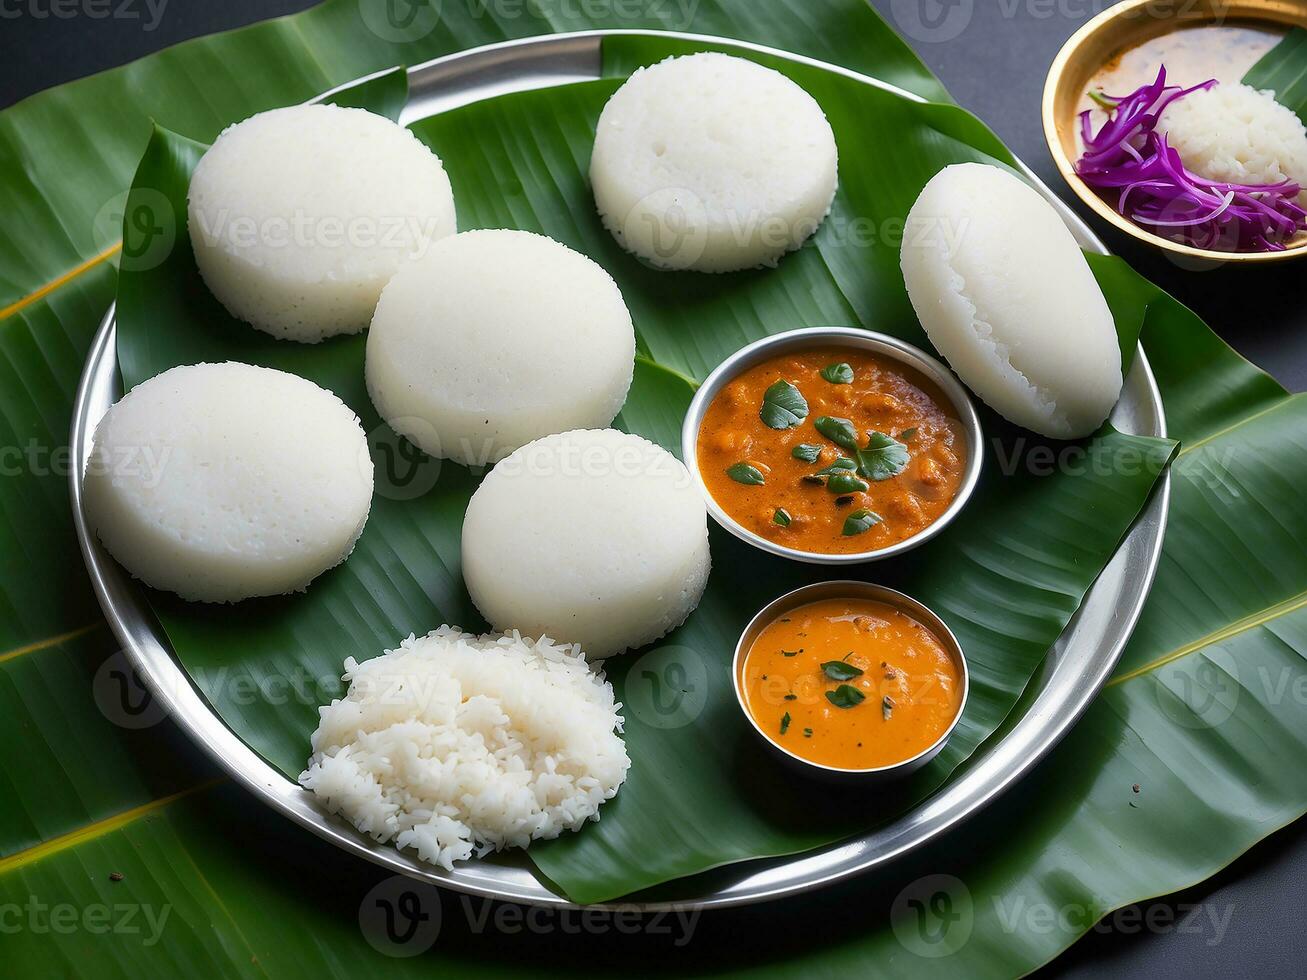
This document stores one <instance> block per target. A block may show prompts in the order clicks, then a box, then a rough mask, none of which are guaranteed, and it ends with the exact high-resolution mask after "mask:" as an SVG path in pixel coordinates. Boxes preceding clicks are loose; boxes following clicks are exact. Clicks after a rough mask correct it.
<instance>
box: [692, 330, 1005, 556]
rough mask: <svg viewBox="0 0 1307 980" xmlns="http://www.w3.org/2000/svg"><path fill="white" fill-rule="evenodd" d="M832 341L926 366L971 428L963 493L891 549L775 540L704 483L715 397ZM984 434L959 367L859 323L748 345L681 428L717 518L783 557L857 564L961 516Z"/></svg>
mask: <svg viewBox="0 0 1307 980" xmlns="http://www.w3.org/2000/svg"><path fill="white" fill-rule="evenodd" d="M827 345H828V346H832V347H852V348H857V349H860V350H866V351H871V352H872V353H873V354H879V355H880V356H882V357H885V358H888V359H890V360H894V361H898V362H899V363H901V364H905V365H907V366H908V367H910V368H913V369H915V370H917V371H920V372H921V373H922V374H923V375H925V376H926V377H927V378H929V379H930V380H931V381H933V382H934V383H935V384H936V385H937V386H938V387H939V389H940V390H941V391H942V392H943V393H944V396H945V397H946V398H947V399H948V401H949V404H950V406H951V407H952V409H953V412H954V414H955V415H957V417H958V419H959V420H960V421H961V423H962V426H963V428H964V430H965V431H966V439H967V465H966V469H965V471H964V472H963V474H962V482H961V484H959V486H958V493H957V496H956V497H954V498H953V503H951V504H950V505H949V507H948V510H946V511H944V513H943V514H941V515H940V516H939V519H938V520H936V521H935V522H934V523H933V524H931V525H929V526H928V527H926V528H923V529H922V530H921V531H919V532H918V533H917V534H914V535H913V536H912V537H910V538H905V539H904V540H902V541H900V542H898V543H897V544H892V545H890V546H889V547H887V548H877V549H874V550H872V551H860V552H854V553H851V554H845V555H826V554H822V553H820V552H816V551H802V550H800V549H798V548H787V547H786V546H785V545H783V544H777V543H776V542H775V541H769V540H768V539H767V538H764V537H762V536H761V535H759V534H755V533H754V532H752V531H750V530H749V529H748V528H746V527H744V526H742V525H741V524H739V523H738V522H737V521H736V520H735V519H734V518H733V517H731V516H730V515H729V514H727V513H726V511H724V510H723V509H722V508H721V506H720V505H719V504H718V503H717V501H716V500H715V499H713V495H712V493H710V492H709V490H708V487H707V486H706V485H705V484H704V482H703V475H702V474H701V473H700V472H699V459H698V442H699V427H700V426H701V425H702V424H703V417H704V415H705V414H706V413H707V411H708V406H709V405H710V404H712V400H713V399H714V398H715V397H716V396H717V393H718V392H719V391H721V390H722V388H723V387H725V386H726V385H727V384H728V383H729V382H730V381H731V380H732V379H733V378H735V376H736V375H738V374H739V373H741V372H742V371H745V370H747V369H748V368H751V367H753V366H754V365H755V364H758V363H760V362H762V361H765V360H768V359H770V358H772V357H775V356H776V355H777V354H784V353H786V352H788V351H801V350H809V349H811V348H813V347H821V346H827ZM982 439H983V433H982V432H981V428H980V416H978V415H977V414H976V409H975V406H974V405H972V404H971V398H970V397H969V396H968V395H967V390H966V389H965V388H964V387H962V383H961V382H960V381H958V380H957V378H955V377H954V376H953V372H951V371H950V370H949V369H948V368H947V367H945V366H944V365H943V364H942V363H940V362H939V361H937V360H936V359H935V358H933V357H931V356H930V355H929V354H927V353H926V352H925V351H923V350H919V349H918V348H916V347H913V346H912V345H911V344H905V343H904V342H903V341H901V340H898V339H896V338H894V337H890V336H888V335H886V334H883V333H873V332H872V331H870V330H862V329H859V328H857V327H803V328H801V329H799V330H790V331H787V332H785V333H778V334H774V335H773V336H771V337H765V338H763V339H762V340H759V341H755V342H754V343H752V344H749V345H748V346H747V347H741V348H740V349H739V350H737V351H736V352H735V353H734V354H732V355H731V356H730V357H728V358H726V360H724V361H723V362H722V363H721V364H719V365H718V366H717V370H715V371H713V373H712V374H710V375H708V378H707V380H705V381H704V383H703V384H702V385H700V386H699V390H698V391H697V392H695V395H694V400H693V401H691V402H690V409H689V411H688V412H686V414H685V423H684V424H683V425H682V427H681V458H682V459H683V460H684V461H685V465H686V467H687V468H688V469H689V471H690V474H691V476H692V477H693V479H694V482H695V485H696V486H697V487H698V488H699V492H700V493H701V494H703V498H704V501H705V502H706V503H707V505H708V513H710V514H712V516H713V519H714V520H715V521H716V522H717V523H718V524H720V525H721V526H722V527H724V528H726V530H728V531H730V532H731V533H732V534H734V535H735V536H736V537H737V538H739V539H740V540H741V541H747V542H748V543H749V544H751V545H753V546H754V547H755V548H761V549H762V550H763V551H768V552H771V553H772V554H773V555H780V556H781V557H782V558H792V559H794V560H795V561H803V562H808V563H809V564H813V565H857V564H860V563H862V562H869V561H878V560H880V559H881V558H889V557H890V556H892V555H897V554H901V553H902V552H904V551H909V550H911V549H912V548H915V547H917V546H918V545H921V544H925V543H926V542H927V541H929V540H930V539H931V538H933V537H934V536H935V535H937V534H938V533H939V532H940V531H942V530H944V528H945V527H946V526H947V525H948V523H949V521H951V520H953V518H955V517H957V516H958V514H959V513H960V512H961V510H962V508H963V507H965V506H966V504H967V501H968V500H969V499H970V498H971V494H972V492H973V491H974V490H975V489H976V481H977V480H979V479H980V468H981V464H982V462H983V460H984V452H983V451H982V448H981V441H982Z"/></svg>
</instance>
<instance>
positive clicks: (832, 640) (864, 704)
mask: <svg viewBox="0 0 1307 980" xmlns="http://www.w3.org/2000/svg"><path fill="white" fill-rule="evenodd" d="M739 669H740V680H741V687H742V689H743V691H744V703H745V708H746V710H747V711H748V712H749V714H750V715H751V716H752V717H753V719H754V721H755V722H756V723H757V724H758V727H759V728H761V729H762V731H763V733H764V734H766V736H767V737H768V738H770V739H771V740H772V741H773V742H775V743H776V744H777V745H779V746H781V747H782V748H784V749H787V750H788V751H790V752H791V753H793V754H794V755H797V756H800V757H801V758H803V759H807V760H808V761H810V762H815V763H818V764H819V765H823V766H831V767H834V768H837V769H877V768H880V767H882V766H892V765H895V764H896V763H899V762H905V761H907V760H908V759H911V758H913V757H914V756H916V755H919V754H920V753H922V752H924V751H925V750H926V749H928V748H930V747H931V746H932V745H934V744H935V742H937V741H938V740H939V738H940V736H941V735H943V734H944V733H945V732H946V731H948V729H949V726H951V725H952V724H953V719H954V718H955V717H956V716H957V713H958V709H959V706H960V704H961V698H962V679H961V672H960V670H959V668H958V664H957V663H955V662H954V660H953V657H952V656H951V655H950V654H949V652H948V650H947V649H946V648H945V646H944V644H943V643H942V642H941V641H940V639H939V637H937V636H936V635H935V634H934V632H932V631H931V630H929V629H927V628H926V627H925V626H923V625H922V624H921V623H919V622H917V621H916V620H915V619H913V618H912V617H911V616H909V615H907V614H906V613H904V612H902V611H900V610H898V609H896V608H894V607H893V606H891V605H888V604H887V603H883V602H876V601H874V600H871V599H824V600H822V601H820V602H813V603H809V604H807V605H804V606H799V607H798V608H795V609H791V610H789V611H788V612H785V613H782V614H781V615H780V616H778V617H777V618H776V619H775V620H773V621H772V622H771V623H769V624H767V626H765V627H764V628H763V630H762V632H761V633H759V634H758V638H757V639H756V640H754V641H753V645H752V646H750V647H749V650H748V652H747V653H746V654H745V656H744V658H743V662H742V664H741V666H740V668H739Z"/></svg>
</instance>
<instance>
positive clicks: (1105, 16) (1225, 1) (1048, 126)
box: [1041, 0, 1307, 264]
mask: <svg viewBox="0 0 1307 980" xmlns="http://www.w3.org/2000/svg"><path fill="white" fill-rule="evenodd" d="M1156 6H1157V0H1124V2H1123V3H1119V4H1116V5H1114V6H1112V7H1109V8H1108V9H1107V10H1104V11H1103V12H1102V13H1099V14H1097V15H1096V16H1094V17H1093V18H1091V19H1090V20H1088V21H1086V22H1085V23H1084V24H1083V25H1081V27H1080V28H1079V30H1077V31H1076V32H1075V33H1074V34H1072V35H1071V36H1070V37H1069V38H1067V40H1066V43H1064V44H1063V45H1062V48H1061V50H1059V51H1058V53H1057V56H1056V57H1054V59H1053V63H1052V64H1051V65H1050V66H1049V69H1048V76H1047V78H1046V79H1045V80H1044V92H1043V99H1042V104H1041V116H1042V119H1043V128H1044V141H1045V142H1046V143H1047V144H1048V151H1049V153H1050V154H1051V155H1052V157H1053V162H1054V164H1056V166H1057V170H1058V173H1059V174H1060V175H1061V177H1062V179H1063V180H1064V181H1066V183H1067V185H1068V186H1069V187H1070V188H1071V190H1072V191H1073V192H1074V193H1075V195H1076V197H1078V198H1079V199H1080V200H1081V201H1082V202H1083V203H1084V204H1085V205H1087V206H1088V207H1089V209H1090V210H1092V211H1093V212H1094V213H1095V214H1096V215H1098V217H1100V218H1102V219H1103V220H1104V221H1106V222H1107V223H1108V224H1110V225H1112V227H1114V228H1116V229H1117V230H1118V231H1122V232H1124V233H1125V234H1127V235H1129V236H1130V237H1132V238H1134V239H1136V240H1138V241H1140V242H1143V243H1144V244H1146V245H1151V246H1153V247H1154V248H1156V249H1158V250H1160V251H1163V252H1168V253H1170V254H1172V255H1177V256H1183V257H1185V258H1188V259H1198V260H1201V261H1203V262H1208V263H1212V264H1225V263H1227V262H1237V263H1243V264H1249V263H1259V264H1267V263H1273V262H1287V261H1292V260H1293V259H1297V258H1300V257H1302V256H1305V255H1307V240H1305V241H1303V242H1301V243H1300V244H1298V245H1295V246H1292V247H1290V248H1286V249H1284V250H1283V251H1279V252H1222V251H1218V250H1216V249H1205V248H1194V247H1193V246H1191V245H1184V244H1181V243H1180V242H1173V241H1171V240H1170V239H1168V238H1163V237H1162V236H1161V235H1156V234H1154V233H1153V232H1151V231H1148V230H1147V229H1145V228H1142V227H1140V226H1139V225H1137V224H1135V223H1134V222H1133V221H1131V220H1130V219H1129V218H1127V217H1126V216H1125V215H1123V214H1121V213H1120V212H1119V211H1117V210H1116V209H1115V208H1113V207H1112V205H1110V204H1109V203H1108V202H1107V201H1106V200H1105V199H1104V198H1103V197H1102V196H1101V195H1100V194H1099V193H1098V192H1097V191H1095V190H1094V189H1093V188H1092V187H1090V186H1089V185H1088V184H1086V183H1085V182H1084V180H1082V179H1081V178H1080V175H1079V174H1077V173H1076V170H1075V162H1074V161H1073V160H1072V159H1071V158H1070V156H1068V154H1067V153H1066V150H1065V149H1064V148H1063V146H1062V140H1061V139H1060V138H1059V136H1058V126H1057V115H1056V112H1055V109H1054V104H1055V102H1056V101H1057V94H1058V91H1059V89H1060V87H1061V85H1062V80H1063V77H1064V76H1065V75H1066V74H1067V72H1068V69H1069V68H1070V66H1071V65H1072V64H1073V63H1074V62H1075V61H1076V59H1077V56H1078V55H1079V54H1080V52H1081V49H1082V48H1083V47H1084V46H1085V45H1086V44H1087V43H1088V42H1089V41H1090V39H1091V38H1094V37H1096V36H1097V35H1099V34H1100V33H1102V32H1106V31H1111V30H1119V29H1120V25H1121V24H1122V23H1124V22H1127V21H1130V20H1133V19H1137V18H1138V16H1139V14H1140V13H1141V12H1142V11H1145V10H1146V8H1149V7H1153V8H1155V7H1156ZM1214 6H1215V7H1216V8H1218V9H1213V10H1211V11H1210V12H1209V13H1206V14H1203V15H1199V14H1198V13H1197V12H1195V11H1194V10H1193V9H1188V10H1186V11H1185V12H1184V13H1183V16H1179V17H1174V16H1173V18H1172V19H1174V20H1175V27H1174V28H1172V29H1173V30H1174V29H1178V28H1181V27H1184V28H1192V27H1199V26H1203V24H1204V23H1207V22H1211V21H1215V22H1216V23H1217V24H1223V23H1224V22H1225V21H1227V20H1234V21H1245V22H1247V21H1263V22H1267V23H1270V24H1274V25H1280V26H1286V27H1292V26H1301V27H1305V28H1307V10H1303V11H1300V12H1298V13H1297V14H1296V16H1295V13H1294V12H1293V11H1290V10H1285V9H1284V7H1283V4H1282V3H1277V0H1214ZM1277 15H1279V16H1277ZM1154 19H1160V18H1157V17H1156V15H1154ZM1162 33H1166V32H1162ZM1122 40H1123V46H1124V43H1125V40H1126V38H1125V37H1124V36H1123V38H1122Z"/></svg>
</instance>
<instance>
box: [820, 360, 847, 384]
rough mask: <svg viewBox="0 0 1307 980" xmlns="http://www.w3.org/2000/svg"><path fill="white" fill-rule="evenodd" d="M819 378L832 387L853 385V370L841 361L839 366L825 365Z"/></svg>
mask: <svg viewBox="0 0 1307 980" xmlns="http://www.w3.org/2000/svg"><path fill="white" fill-rule="evenodd" d="M821 376H822V377H823V378H825V379H826V380H827V381H829V382H830V383H831V384H833V385H847V384H852V383H853V368H852V367H850V366H849V365H848V364H846V363H845V362H843V361H840V363H839V364H827V365H826V366H825V367H824V368H822V369H821Z"/></svg>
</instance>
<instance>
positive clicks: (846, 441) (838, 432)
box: [812, 415, 858, 453]
mask: <svg viewBox="0 0 1307 980" xmlns="http://www.w3.org/2000/svg"><path fill="white" fill-rule="evenodd" d="M812 424H813V426H815V427H816V429H817V431H818V432H820V433H821V434H822V435H824V436H825V437H826V438H827V439H829V440H830V441H831V442H833V443H835V444H836V445H837V446H843V447H844V448H845V449H847V450H848V451H849V452H853V453H856V452H857V451H858V430H857V429H855V428H854V427H853V423H852V422H850V421H849V420H848V419H838V418H835V417H834V416H831V415H823V416H822V417H821V418H819V419H817V420H816V421H814V422H813V423H812Z"/></svg>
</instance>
